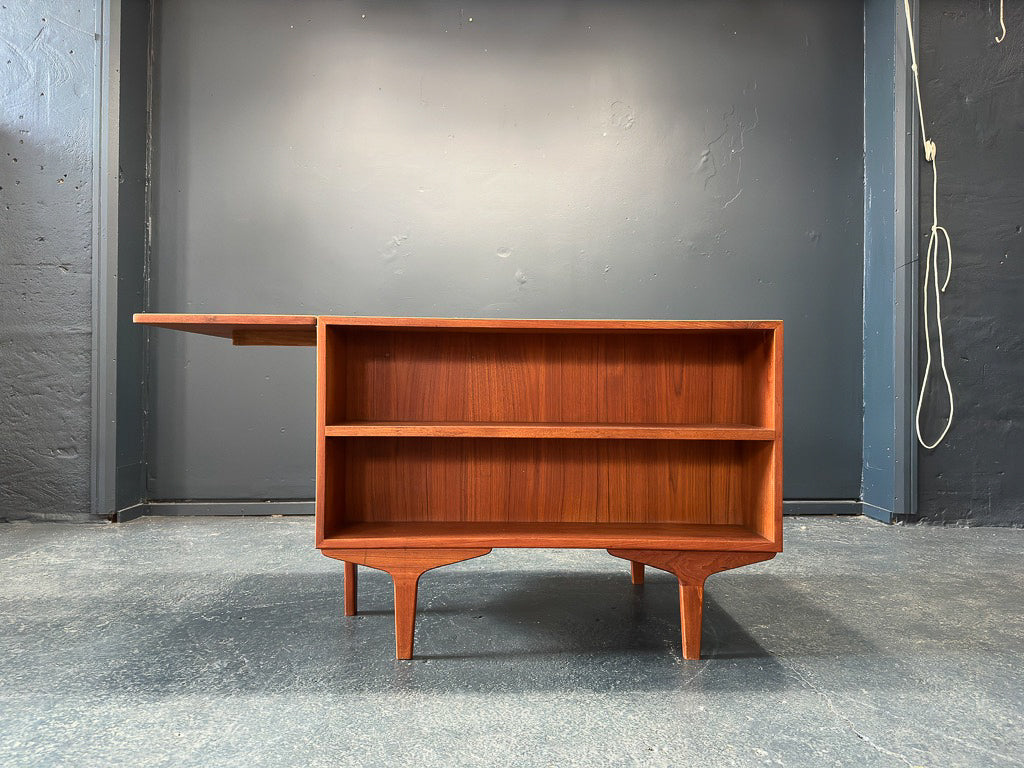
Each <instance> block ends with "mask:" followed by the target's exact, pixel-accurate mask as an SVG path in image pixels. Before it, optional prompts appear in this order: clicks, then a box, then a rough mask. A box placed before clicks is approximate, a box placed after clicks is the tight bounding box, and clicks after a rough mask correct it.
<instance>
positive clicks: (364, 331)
mask: <svg viewBox="0 0 1024 768" xmlns="http://www.w3.org/2000/svg"><path fill="white" fill-rule="evenodd" d="M322 322H323V324H324V328H323V331H324V337H323V341H324V346H325V349H323V350H321V354H322V355H323V360H322V364H323V366H324V370H323V373H324V374H325V376H326V380H325V389H324V390H323V391H324V397H325V401H324V412H323V418H324V424H325V426H326V427H328V428H329V429H328V430H327V434H328V435H331V434H334V435H338V436H342V435H345V436H355V435H356V434H363V435H368V434H371V433H374V434H378V435H383V434H384V433H385V432H387V433H388V434H392V433H394V435H395V436H397V435H398V434H399V433H401V434H402V435H407V434H411V433H410V430H422V429H427V430H432V431H433V433H435V434H436V430H438V429H442V428H443V429H447V430H448V431H449V432H451V431H453V430H455V431H460V434H464V435H465V434H473V435H474V436H482V435H483V433H485V432H486V433H493V434H494V435H495V436H498V434H499V433H501V435H503V436H505V432H507V431H508V430H513V431H518V430H523V429H528V430H531V431H537V430H548V431H554V432H557V433H559V434H562V433H563V432H565V433H566V434H568V432H566V430H572V429H575V428H577V427H579V428H580V429H586V430H587V431H588V432H590V433H593V434H596V433H595V432H593V430H595V429H596V428H598V427H600V425H607V426H608V428H609V429H620V430H628V431H629V436H630V437H639V436H641V434H640V433H641V432H646V434H644V435H642V436H646V437H657V438H664V437H667V436H668V437H672V438H676V439H679V438H682V437H689V438H690V439H774V438H775V436H776V432H775V430H777V429H779V428H780V427H781V425H779V424H776V423H775V419H776V413H777V408H776V394H777V393H776V389H775V385H774V383H773V382H774V366H775V359H776V358H775V354H776V343H777V342H778V343H779V344H781V339H780V338H779V337H778V335H777V329H778V324H777V323H764V324H761V323H749V324H745V323H742V324H740V323H738V324H727V323H709V324H707V325H706V326H704V325H700V324H697V323H692V324H682V323H658V322H649V321H644V322H641V323H633V322H629V321H619V322H616V323H612V322H611V321H591V322H583V321H565V322H566V325H559V326H555V325H554V321H543V323H544V325H542V326H541V327H536V328H535V327H530V326H526V325H522V324H521V323H524V321H504V322H505V323H507V324H508V325H499V324H498V323H499V321H487V323H488V324H487V325H483V326H480V325H473V326H470V327H461V326H459V327H446V326H442V325H440V324H436V325H426V326H420V327H410V326H408V325H406V326H397V325H394V326H388V325H381V326H369V325H365V324H362V323H355V322H351V321H348V322H346V321H344V320H343V319H341V318H338V319H337V320H334V319H332V318H322ZM405 322H408V320H406V321H405ZM432 322H436V321H432ZM452 322H454V321H452ZM459 322H462V321H459ZM513 322H516V323H518V324H516V325H512V323H513ZM606 322H607V325H606V324H605V323H606ZM627 331H628V332H627ZM442 424H447V425H450V426H447V427H442V426H441V425H442ZM543 425H546V426H543ZM574 425H575V426H574ZM613 425H614V427H613ZM701 425H704V427H705V428H706V429H707V430H708V434H699V433H700V432H701V431H702V430H700V429H698V428H699V427H700V426H701ZM636 427H639V429H637V428H636ZM663 427H667V428H680V427H682V428H684V429H683V430H679V429H676V430H674V433H673V434H671V435H666V434H655V433H656V432H657V431H659V430H660V428H663ZM737 428H738V429H737ZM726 430H728V433H727V432H726ZM675 432H679V434H675ZM712 432H713V433H714V434H712ZM733 433H735V434H733ZM538 434H539V433H538ZM548 436H555V435H548Z"/></svg>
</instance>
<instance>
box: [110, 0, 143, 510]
mask: <svg viewBox="0 0 1024 768" xmlns="http://www.w3.org/2000/svg"><path fill="white" fill-rule="evenodd" d="M149 19H150V0H121V41H120V42H121V51H120V54H121V58H120V62H121V67H120V76H121V79H120V108H121V114H122V115H123V116H124V119H123V120H121V121H120V125H119V132H118V142H119V146H118V150H119V152H118V170H119V178H120V183H119V185H118V198H117V203H118V211H117V215H118V227H117V438H116V443H117V447H116V456H117V458H116V461H117V478H116V488H117V490H116V508H117V509H124V508H125V507H128V506H131V505H133V504H137V503H139V502H140V501H142V500H143V499H144V498H145V497H146V473H145V461H146V457H145V449H144V435H145V428H144V412H145V391H146V359H145V344H144V342H145V333H144V331H143V329H142V328H140V327H138V326H137V325H135V324H134V323H133V322H132V315H133V314H134V313H135V312H142V311H144V310H145V308H146V307H145V297H146V280H147V277H148V275H147V272H148V269H147V266H148V265H147V254H146V246H147V242H146V229H147V211H146V156H147V149H148V141H149V131H148V124H149V123H148V120H147V119H146V115H147V108H148V107H147V104H148V95H149V82H148V80H149V78H148V68H147V61H148V58H149V26H150V25H149Z"/></svg>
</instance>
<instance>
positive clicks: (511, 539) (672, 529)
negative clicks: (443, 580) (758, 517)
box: [321, 522, 777, 554]
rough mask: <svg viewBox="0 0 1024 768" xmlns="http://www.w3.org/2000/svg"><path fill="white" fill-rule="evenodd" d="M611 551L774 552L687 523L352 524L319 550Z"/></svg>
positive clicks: (735, 534) (740, 535) (758, 542)
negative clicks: (443, 547) (527, 548)
mask: <svg viewBox="0 0 1024 768" xmlns="http://www.w3.org/2000/svg"><path fill="white" fill-rule="evenodd" d="M439 546H445V547H566V548H572V547H578V548H586V549H613V548H617V547H640V548H657V549H665V550H696V551H705V550H716V551H717V550H732V551H742V552H775V551H777V550H776V549H775V544H774V542H771V541H769V540H767V539H765V538H762V537H760V536H758V535H757V534H756V533H752V532H751V531H749V530H748V529H746V528H744V527H743V526H739V525H699V524H691V523H473V522H468V523H467V522H421V523H416V522H411V523H403V522H398V523H387V522H354V523H340V524H339V525H337V527H335V528H333V529H332V530H331V536H330V537H328V538H327V539H325V540H324V541H323V542H322V544H321V548H323V549H324V550H325V554H326V550H327V549H334V548H340V547H368V548H376V547H411V548H417V547H439Z"/></svg>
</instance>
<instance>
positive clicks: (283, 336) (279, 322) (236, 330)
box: [132, 312, 316, 347]
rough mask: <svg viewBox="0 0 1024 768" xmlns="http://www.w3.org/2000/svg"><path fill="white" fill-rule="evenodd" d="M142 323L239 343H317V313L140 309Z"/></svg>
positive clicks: (135, 316)
mask: <svg viewBox="0 0 1024 768" xmlns="http://www.w3.org/2000/svg"><path fill="white" fill-rule="evenodd" d="M132 319H133V320H134V321H135V322H136V323H139V324H141V325H152V326H154V327H156V328H169V329H171V330H175V331H189V332H191V333H201V334H203V335H205V336H220V337H223V338H226V339H231V341H232V343H233V344H235V345H237V346H269V347H315V346H316V317H315V316H314V315H186V314H157V313H153V312H140V313H138V314H136V315H134V316H133V318H132Z"/></svg>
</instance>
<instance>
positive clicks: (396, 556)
mask: <svg viewBox="0 0 1024 768" xmlns="http://www.w3.org/2000/svg"><path fill="white" fill-rule="evenodd" d="M490 551H491V550H490V549H324V550H323V553H324V554H325V555H327V556H328V557H333V558H335V559H336V560H344V561H345V563H346V564H350V563H351V564H355V563H358V564H359V565H365V566H367V567H368V568H376V569H378V570H381V571H386V572H387V573H389V574H391V579H392V582H393V583H394V588H395V658H398V659H411V658H412V651H413V637H414V634H415V626H416V592H417V589H418V586H419V580H420V576H421V575H423V574H424V573H425V572H426V571H429V570H431V569H433V568H439V567H441V566H443V565H451V564H452V563H460V562H462V561H463V560H472V559H473V558H475V557H481V556H483V555H486V554H487V553H488V552H490Z"/></svg>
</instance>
